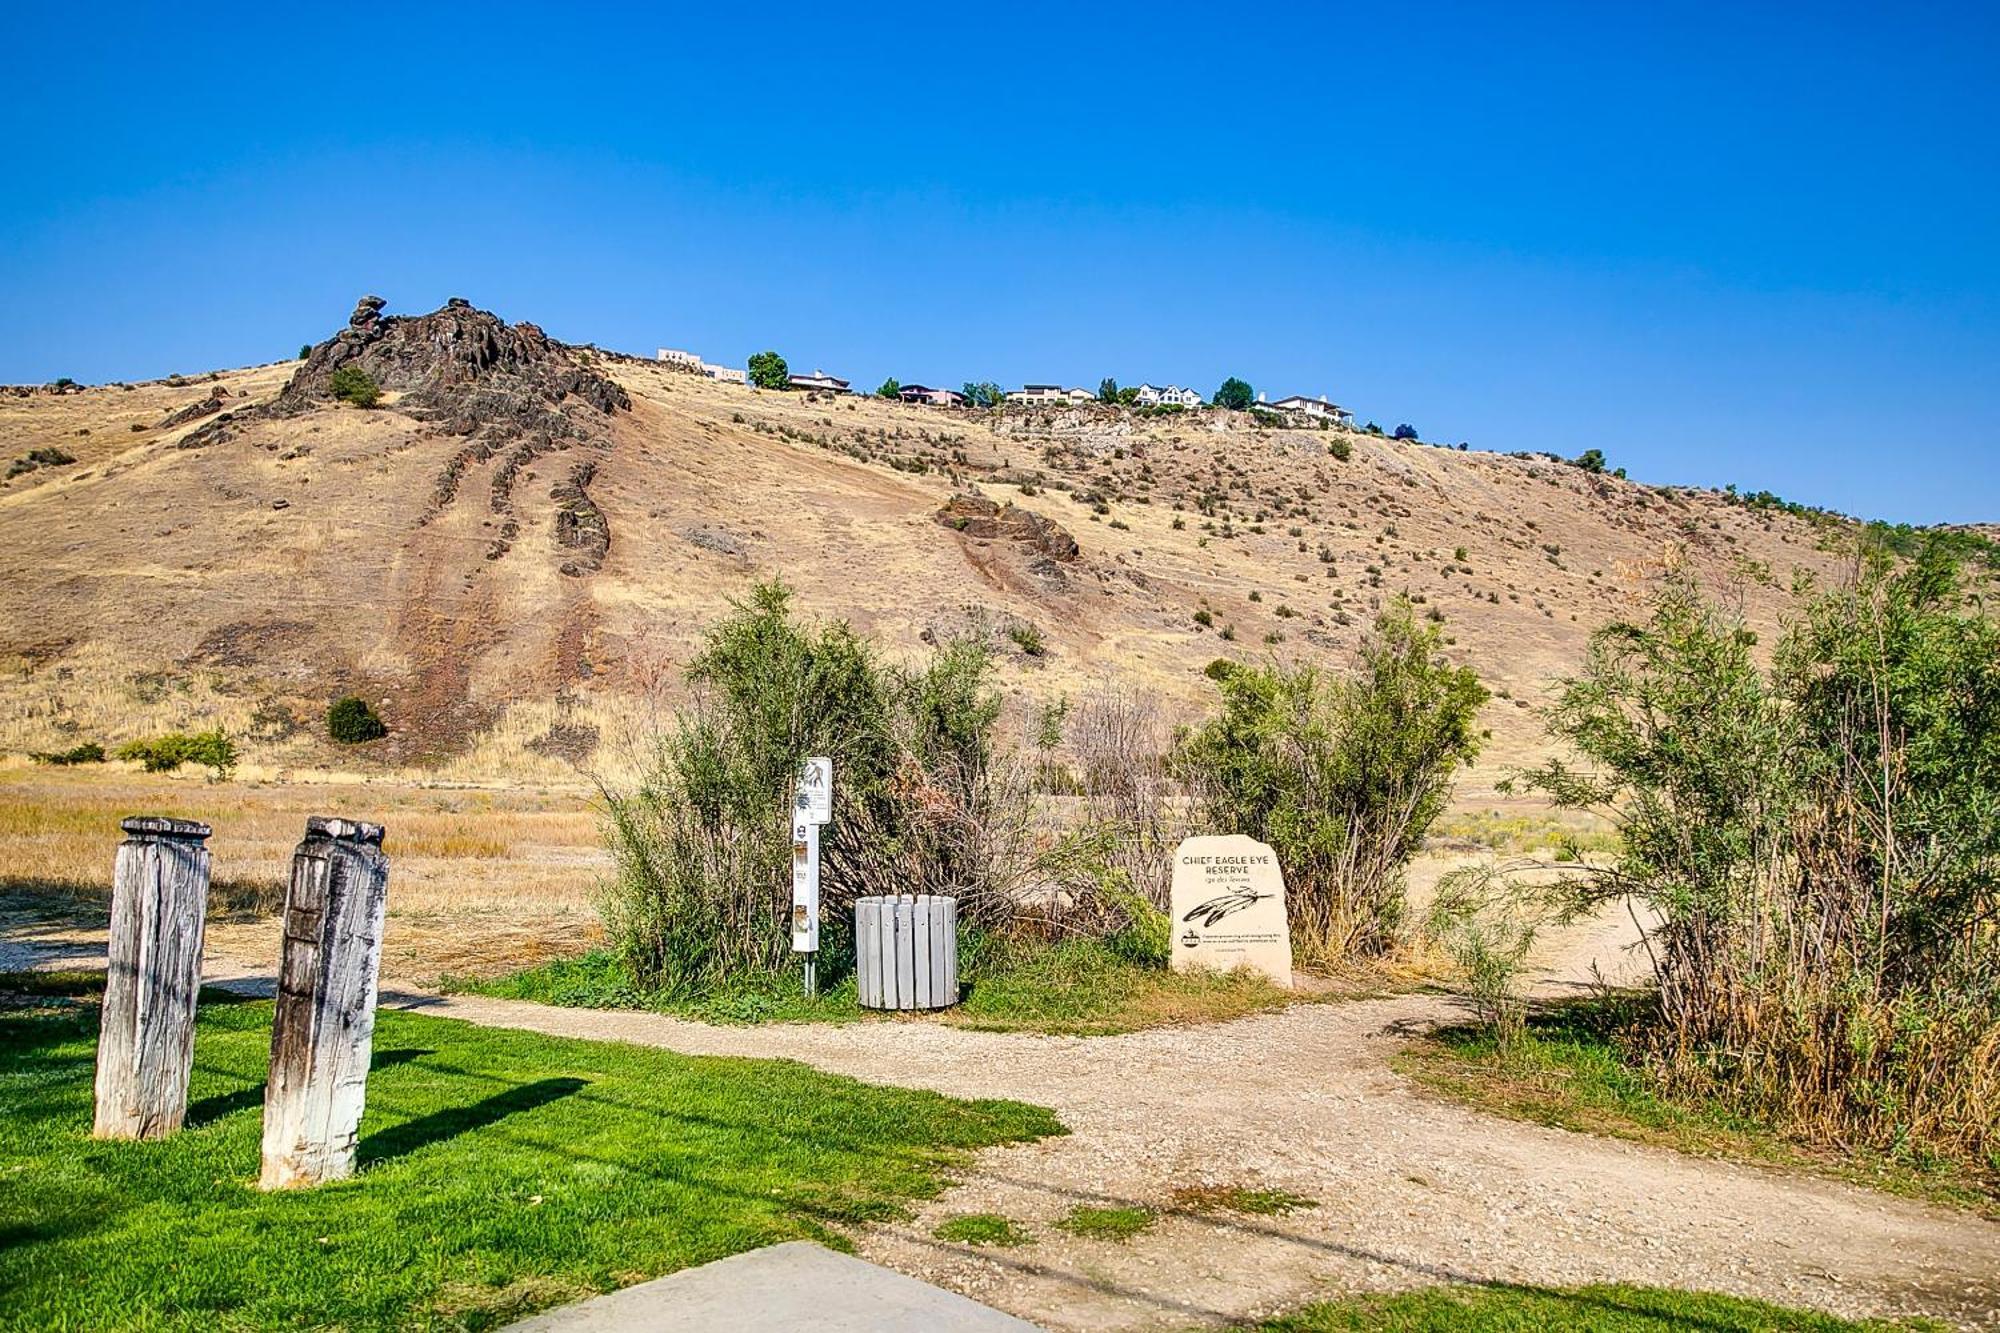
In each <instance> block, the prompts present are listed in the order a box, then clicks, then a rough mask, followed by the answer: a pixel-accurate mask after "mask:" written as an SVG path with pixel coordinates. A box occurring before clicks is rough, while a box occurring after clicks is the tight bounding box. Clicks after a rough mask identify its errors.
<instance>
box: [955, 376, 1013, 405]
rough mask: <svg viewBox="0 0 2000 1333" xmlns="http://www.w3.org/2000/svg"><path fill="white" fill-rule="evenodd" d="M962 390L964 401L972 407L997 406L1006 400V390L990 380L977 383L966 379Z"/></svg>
mask: <svg viewBox="0 0 2000 1333" xmlns="http://www.w3.org/2000/svg"><path fill="white" fill-rule="evenodd" d="M962 392H963V393H964V394H965V401H967V402H968V403H971V404H972V405H973V406H974V407H998V406H1000V404H1002V403H1004V402H1006V401H1007V391H1006V390H1005V389H1003V388H1001V387H1000V386H999V385H997V384H995V383H993V381H991V380H985V381H982V382H980V383H977V384H975V383H973V382H972V381H971V380H967V381H966V382H965V386H964V388H963V390H962Z"/></svg>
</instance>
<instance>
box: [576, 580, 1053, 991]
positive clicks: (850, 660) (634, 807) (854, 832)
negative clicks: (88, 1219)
mask: <svg viewBox="0 0 2000 1333" xmlns="http://www.w3.org/2000/svg"><path fill="white" fill-rule="evenodd" d="M790 601H791V594H790V592H789V591H788V590H787V589H786V588H785V587H784V585H783V584H780V583H776V582H773V583H766V584H762V585H760V586H758V587H757V588H756V589H755V590H754V591H753V592H752V594H751V598H750V600H749V601H748V602H747V603H740V604H738V605H737V607H736V609H735V611H734V613H733V614H732V615H730V616H729V617H728V618H727V619H725V620H724V621H722V622H721V623H720V624H719V625H717V626H716V627H714V628H713V629H712V630H711V631H710V632H709V634H708V636H707V639H706V642H705V645H704V647H703V649H702V651H701V652H700V653H699V654H698V655H697V656H696V657H695V658H694V660H693V661H692V662H691V663H690V664H689V666H688V679H689V682H690V683H691V684H692V685H693V686H694V687H695V689H696V691H697V695H696V698H695V700H694V702H693V703H692V704H690V705H689V706H688V707H687V708H685V709H684V710H683V711H682V712H681V713H680V715H679V716H678V717H677V719H676V720H675V723H674V725H673V727H672V728H671V729H670V730H669V731H668V732H667V733H666V734H664V735H663V736H661V737H660V738H659V740H658V742H657V747H658V748H657V757H656V759H655V762H654V764H653V767H652V770H651V772H650V773H649V774H648V775H647V777H646V779H645V780H644V782H642V783H641V784H640V785H639V786H638V787H636V788H635V789H633V790H630V791H616V792H615V791H610V790H607V791H605V792H604V802H605V808H606V811H607V814H608V816H609V838H610V842H611V850H612V852H613V855H614V857H615V858H616V862H617V872H616V874H615V876H614V878H613V880H612V882H611V884H610V886H609V888H608V890H607V892H606V895H605V900H604V903H603V907H604V911H605V916H606V922H607V925H608V926H609V928H610V931H611V935H612V938H613V940H614V941H615V942H616V944H617V946H618V948H619V950H620V952H621V953H622V955H623V956H624V958H625V960H626V962H627V964H628V965H629V966H630V968H631V970H632V972H633V975H634V977H635V978H636V979H637V980H638V982H639V983H640V984H641V985H642V986H645V987H648V988H658V989H662V990H665V991H668V992H670V993H679V994H687V993H692V992H694V991H698V990H701V989H704V988H707V987H710V986H713V985H714V984H717V983H718V982H719V981H721V980H723V979H726V978H730V977H735V976H740V975H743V974H746V973H756V972H772V971H776V970H780V969H784V968H788V967H790V965H791V963H792V955H791V944H790V933H789V929H788V927H787V925H786V919H787V917H788V916H789V911H790V904H791V846H790V836H789V830H788V827H787V825H786V821H785V820H784V819H783V818H782V811H783V810H784V807H785V802H786V801H787V799H788V798H789V796H790V793H791V791H792V788H793V784H794V782H795V781H796V780H797V776H798V772H799V769H800V766H801V764H802V763H803V762H804V760H805V758H806V757H807V756H808V755H816V754H822V755H828V756H830V757H831V758H832V759H833V767H834V782H835V807H834V819H833V822H832V823H831V824H830V825H828V826H827V827H826V828H825V829H824V830H823V831H822V834H821V839H822V840H821V849H822V850H821V856H822V862H821V865H822V872H821V873H822V878H821V900H822V903H823V905H824V924H823V927H822V935H821V960H820V961H821V964H822V975H823V976H827V977H829V978H830V977H831V976H832V975H836V974H837V973H838V972H839V970H840V969H841V968H843V967H845V966H846V965H847V961H848V959H849V958H850V957H851V947H852V945H851V940H849V939H848V938H847V932H848V929H849V927H848V922H847V913H846V911H845V910H844V909H845V907H846V906H847V905H848V904H849V903H851V902H852V900H853V899H854V898H855V897H856V896H858V895H860V894H864V893H897V892H902V893H908V892H932V891H937V892H952V893H955V894H956V895H957V897H958V899H959V913H960V918H961V919H962V920H967V921H969V922H978V921H981V920H986V921H995V920H999V919H1004V918H1005V917H1006V916H1007V914H1008V913H1010V912H1011V911H1013V910H1016V909H1015V896H1014V895H1013V893H1012V891H1011V886H1009V885H1007V884H1005V883H1001V882H1000V881H1001V880H1003V879H1004V878H1005V877H1006V876H1007V875H1008V874H1009V873H1013V872H1011V871H1010V869H1009V866H1008V864H1007V863H1006V857H1007V856H1008V855H1010V854H1012V853H1011V852H1010V850H1009V849H1013V848H1016V847H1019V846H1025V845H1026V844H1025V840H1023V839H1019V838H1015V837H1014V836H1013V835H1012V834H1011V833H1010V832H1009V830H1010V829H1011V828H1013V827H1014V825H1015V822H1016V817H1015V815H1014V814H1012V813H1010V810H1009V809H1008V808H1006V807H1007V806H1008V803H1010V802H1013V801H1016V800H1024V799H1025V797H1026V788H1025V785H1023V786H1022V787H1021V788H1020V790H1019V791H1013V790H1011V789H1007V788H1005V787H1004V786H1003V785H1002V784H1001V783H999V782H998V780H997V779H996V775H995V773H994V771H993V758H994V754H993V731H994V726H995V723H996V722H997V720H998V718H999V712H1000V700H999V698H998V696H996V695H994V694H992V693H991V692H990V691H989V690H988V689H987V685H986V681H987V677H988V675H989V673H990V670H991V662H990V659H989V657H988V655H987V652H986V649H985V648H984V646H983V645H982V644H981V643H979V642H977V641H976V640H973V639H956V640H949V641H947V642H945V643H943V644H942V645H940V646H939V647H938V649H937V650H936V652H935V653H934V654H933V656H932V657H931V659H930V661H929V662H928V663H926V664H925V665H923V666H922V667H919V668H910V667H903V666H899V665H894V664H890V663H887V662H884V661H882V660H880V659H879V658H878V657H877V656H876V655H875V653H874V652H873V650H872V649H871V648H870V647H869V645H868V644H867V643H866V642H865V641H863V640H862V639H861V638H860V637H859V636H858V635H856V634H855V633H854V631H853V630H852V629H851V628H849V627H848V626H847V625H846V624H845V623H844V622H833V623H829V624H823V625H817V626H812V625H802V624H800V623H798V622H797V621H796V620H794V619H793V617H792V615H791V610H790ZM1038 855H1046V853H1038Z"/></svg>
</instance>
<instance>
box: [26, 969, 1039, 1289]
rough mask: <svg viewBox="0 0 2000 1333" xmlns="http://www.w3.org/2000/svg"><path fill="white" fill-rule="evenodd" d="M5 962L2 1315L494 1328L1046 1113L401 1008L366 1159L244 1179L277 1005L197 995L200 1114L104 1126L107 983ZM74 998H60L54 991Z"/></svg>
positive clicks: (999, 1136) (850, 1194) (924, 1192)
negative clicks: (18, 976) (99, 1114)
mask: <svg viewBox="0 0 2000 1333" xmlns="http://www.w3.org/2000/svg"><path fill="white" fill-rule="evenodd" d="M8 980H9V979H8V978H4V977H0V1293H5V1296H4V1299H0V1327H7V1328H19V1329H49V1328H63V1329H83V1328H107V1327H145V1328H160V1329H182V1328H185V1329H214V1328H225V1329H251V1328H281V1327H282V1328H295V1327H340V1328H344V1329H433V1328H439V1329H458V1328H486V1327H491V1326H493V1325H495V1324H498V1323H502V1322H505V1321H506V1320H508V1319H510V1318H514V1317H517V1316H519V1315H521V1314H523V1313H525V1312H527V1311H530V1310H533V1309H537V1308H540V1307H543V1306H547V1305H551V1304H555V1303H558V1302H560V1301H564V1300H568V1299H572V1298H574V1297H578V1296H583V1295H587V1294H590V1293H592V1292H596V1291H601V1290H606V1289H609V1288H612V1287H616V1286H621V1285H624V1284H627V1283H630V1282H635V1281H639V1280H642V1279H645V1278H649V1277H654V1276H657V1275H659V1274H661V1273H665V1272H669V1271H671V1270H674V1269H677V1268H682V1267H685V1266H687V1265H690V1264H697V1263H703V1262H705V1261H707V1260H710V1259H715V1258H719V1257H721V1256H723V1255H728V1254H733V1253H736V1252H738V1251H741V1250H746V1249H750V1248H752V1247H755V1246H760V1245H767V1244H770V1243H772V1242H775V1241H781V1240H788V1239H795V1238H800V1237H807V1238H812V1239H817V1240H822V1241H830V1242H832V1243H834V1244H840V1243H841V1240H840V1235H839V1232H838V1231H837V1230H835V1228H837V1227H838V1226H839V1225H840V1224H843V1223H850V1222H855V1221H858V1220H864V1219H871V1218H882V1217H889V1216H895V1215H900V1214H901V1213H902V1212H903V1211H904V1206H905V1201H907V1200H909V1199H912V1198H919V1197H925V1196H929V1195H931V1194H933V1193H935V1192H936V1191H937V1190H938V1189H939V1188H940V1186H941V1185H942V1183H943V1178H944V1175H945V1173H946V1172H947V1171H948V1170H949V1169H950V1168H951V1167H952V1166H953V1165H954V1164H957V1163H960V1162H963V1161H964V1160H965V1159H966V1157H967V1155H968V1154H969V1152H970V1151H971V1150H972V1149H976V1148H979V1147H983V1146H986V1145H988V1144H994V1143H1004V1142H1012V1141H1019V1140H1023V1139H1029V1138H1035V1137H1039V1136H1042V1135H1047V1134H1057V1133H1061V1132H1063V1130H1062V1127H1061V1125H1060V1124H1058V1123H1057V1121H1056V1120H1055V1118H1054V1117H1053V1116H1052V1115H1051V1114H1050V1113H1049V1112H1047V1111H1045V1110H1042V1109H1040V1108H1037V1107H1032V1106H1026V1105H1022V1104H1020V1103H1014V1102H999V1101H990V1102H963V1101H954V1100H950V1099H947V1098H944V1097H939V1096H936V1095H934V1094H931V1093H925V1092H914V1091H905V1090H901V1089H893V1088H880V1087H873V1086H870V1085H867V1084H863V1083H859V1082H856V1081H854V1080H851V1079H845V1078H837V1077H834V1076H831V1075H826V1074H820V1073H816V1072H814V1071H812V1070H809V1069H807V1068H806V1067H804V1066H802V1065H797V1064H792V1063H786V1062H774V1061H749V1060H724V1059H697V1058H690V1057H685V1056H679V1055H674V1054H671V1053H669V1052H665V1051H657V1050H651V1049H647V1048H642V1047H634V1046H623V1045H616V1044H611V1043H602V1042H588V1041H573V1040H563V1039H556V1038H549V1037H542V1036H536V1035H532V1034H528V1033H521V1032H509V1031H504V1030H496V1029H485V1028H478V1027H474V1026H471V1025H469V1024H466V1023H461V1022H456V1021H452V1020H448V1019H438V1018H427V1017H422V1016H419V1015H413V1014H403V1013H392V1012H385V1013H383V1014H381V1015H380V1018H379V1021H378V1026H377V1028H376V1031H375V1070H374V1073H373V1075H372V1076H371V1077H370V1079H369V1084H368V1113H367V1117H366V1118H365V1119H364V1121H363V1122H362V1131H361V1146H360V1161H361V1171H360V1174H359V1175H358V1176H357V1177H356V1178H355V1179H354V1180H351V1181H347V1182H343V1183H340V1184H335V1185H329V1186H324V1187H321V1188H319V1189H317V1190H312V1191H305V1192H298V1193H291V1194H277V1195H267V1194H262V1193H260V1192H258V1191H257V1190H256V1189H255V1188H254V1181H255V1178H256V1174H257V1163H258V1135H259V1128H260V1113H261V1107H262V1085H263V1078H264V1071H265V1066H266V1062H267V1057H268V1048H269V1042H270V1015H271V1008H270V1005H269V1004H268V1003H267V1002H249V1001H236V1000H233V999H231V998H229V997H226V996H220V995H210V996H208V997H206V1000H207V1002H206V1003H205V1004H204V1006H203V1008H202V1012H201V1018H200V1026H199V1028H198V1030H197V1038H196V1042H195V1071H194V1081H193V1087H192V1089H191V1092H190V1111H189V1123H188V1128H187V1129H186V1130H184V1131H183V1132H182V1133H180V1134H178V1135H176V1136H174V1137H173V1138H171V1139H168V1140H165V1141H162V1142H159V1143H147V1144H131V1143H102V1142H98V1141H95V1140H93V1139H91V1138H90V1122H91V1083H92V1070H93V1061H94V1058H95V1049H96V1031H97V1012H96V1005H95V998H94V985H95V983H92V982H89V981H88V980H87V979H83V978H78V979H74V980H65V981H61V982H57V983H53V984H52V983H50V982H48V981H47V980H46V979H44V980H42V981H39V982H37V983H36V984H35V985H34V986H33V987H32V989H33V990H38V991H40V992H42V995H41V997H40V998H32V997H30V996H29V995H27V994H25V993H24V992H25V991H27V990H29V989H30V988H29V987H25V986H22V985H20V984H16V985H14V986H11V987H10V986H8V985H7V982H8ZM63 992H67V994H65V993H63Z"/></svg>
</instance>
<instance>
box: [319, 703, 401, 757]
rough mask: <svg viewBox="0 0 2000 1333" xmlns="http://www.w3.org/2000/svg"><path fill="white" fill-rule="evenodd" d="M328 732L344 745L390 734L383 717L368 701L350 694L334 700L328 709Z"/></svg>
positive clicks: (361, 742)
mask: <svg viewBox="0 0 2000 1333" xmlns="http://www.w3.org/2000/svg"><path fill="white" fill-rule="evenodd" d="M326 734H327V735H328V736H331V737H332V738H333V739H334V740H335V741H337V742H339V743H340V744H342V745H361V744H364V743H366V742H368V741H373V740H380V739H381V738H382V737H384V736H386V735H388V734H389V728H387V727H386V726H384V725H382V719H381V718H380V717H379V716H378V715H377V714H376V712H375V710H374V709H373V708H370V707H369V706H368V701H367V700H366V699H363V698H362V697H360V696H359V695H355V694H350V695H347V696H346V697H344V698H340V699H336V700H334V701H333V704H332V706H331V707H329V708H328V709H327V710H326Z"/></svg>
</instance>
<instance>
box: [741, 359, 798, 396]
mask: <svg viewBox="0 0 2000 1333" xmlns="http://www.w3.org/2000/svg"><path fill="white" fill-rule="evenodd" d="M747 371H748V374H749V378H750V382H751V383H752V384H754V385H756V386H757V387H758V388H760V389H789V388H790V387H791V385H792V368H791V367H790V366H788V365H786V364H785V358H783V357H782V356H779V355H778V354H777V353H776V352H758V353H757V354H756V355H754V356H752V357H751V358H750V361H749V364H748V366H747Z"/></svg>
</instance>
